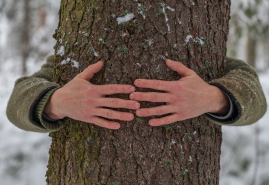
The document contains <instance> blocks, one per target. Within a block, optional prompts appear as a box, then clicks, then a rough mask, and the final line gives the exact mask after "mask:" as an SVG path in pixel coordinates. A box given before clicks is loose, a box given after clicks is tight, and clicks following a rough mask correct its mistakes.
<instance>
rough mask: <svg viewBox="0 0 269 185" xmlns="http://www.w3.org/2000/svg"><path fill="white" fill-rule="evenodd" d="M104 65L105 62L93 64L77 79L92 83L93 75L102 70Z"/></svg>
mask: <svg viewBox="0 0 269 185" xmlns="http://www.w3.org/2000/svg"><path fill="white" fill-rule="evenodd" d="M103 65H104V63H103V61H99V62H97V63H96V64H91V65H89V66H88V67H87V68H86V69H85V70H84V71H83V72H81V73H79V74H78V75H77V77H78V78H82V79H84V80H87V81H90V79H91V78H92V77H93V75H94V74H95V73H97V72H99V71H100V70H101V69H102V67H103Z"/></svg>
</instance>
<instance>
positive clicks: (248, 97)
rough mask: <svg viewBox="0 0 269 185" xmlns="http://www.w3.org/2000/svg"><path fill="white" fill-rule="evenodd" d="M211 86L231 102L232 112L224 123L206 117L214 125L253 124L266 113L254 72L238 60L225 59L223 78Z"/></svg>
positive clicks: (262, 94)
mask: <svg viewBox="0 0 269 185" xmlns="http://www.w3.org/2000/svg"><path fill="white" fill-rule="evenodd" d="M210 83H211V84H213V85H215V86H217V87H218V88H220V89H221V90H222V91H224V92H225V93H226V94H227V95H228V96H229V97H230V99H231V100H232V102H233V105H234V111H233V114H232V116H231V118H230V119H227V120H225V121H223V120H218V119H214V118H213V117H210V116H208V115H207V117H208V118H209V119H210V120H211V121H212V122H214V123H216V124H221V125H233V126H243V125H249V124H253V123H255V122H256V121H257V120H259V119H260V118H261V117H262V116H263V115H264V114H265V112H266V109H267V103H266V99H265V96H264V93H263V91H262V88H261V85H260V82H259V78H258V75H257V73H256V72H255V70H254V69H253V68H252V67H250V66H249V65H248V64H246V63H244V62H243V61H240V60H234V59H229V58H228V59H227V65H226V68H225V72H224V76H223V77H222V78H220V79H215V80H213V81H212V82H210Z"/></svg>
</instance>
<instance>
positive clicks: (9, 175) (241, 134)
mask: <svg viewBox="0 0 269 185" xmlns="http://www.w3.org/2000/svg"><path fill="white" fill-rule="evenodd" d="M59 6H60V0H21V1H17V0H0V151H1V152H0V184H1V185H8V184H13V185H37V184H38V185H43V184H44V185H45V173H46V166H47V161H48V150H49V147H50V143H51V138H50V137H48V134H38V133H30V132H25V131H22V130H20V129H18V128H16V127H15V126H13V125H12V124H11V123H10V122H9V121H8V119H7V118H6V116H5V109H6V105H7V101H8V99H9V97H10V94H11V92H12V89H13V86H14V82H15V80H16V79H17V78H19V77H21V76H24V75H31V74H33V73H34V72H36V71H38V70H39V69H40V67H41V65H42V64H44V62H45V59H46V57H47V56H48V55H51V54H53V53H54V51H53V47H54V45H55V40H54V39H53V38H52V35H53V33H54V31H55V29H56V28H57V24H58V10H59ZM227 48H228V51H227V56H231V57H236V58H240V59H243V60H245V61H246V62H248V63H249V64H251V65H252V66H253V67H254V68H256V70H257V71H258V73H259V78H260V81H261V84H262V87H263V90H264V92H265V94H266V97H267V100H269V1H268V0H236V1H233V2H232V14H231V21H230V34H229V40H228V43H227ZM268 121H269V113H268V112H267V113H266V115H265V116H264V117H263V118H262V119H261V120H260V121H258V123H256V124H254V125H251V126H247V127H223V144H222V154H221V172H220V185H268V184H269V176H268V174H269V124H268Z"/></svg>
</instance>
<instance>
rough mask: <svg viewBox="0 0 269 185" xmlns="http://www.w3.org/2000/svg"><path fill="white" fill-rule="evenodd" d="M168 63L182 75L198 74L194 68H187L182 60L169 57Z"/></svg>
mask: <svg viewBox="0 0 269 185" xmlns="http://www.w3.org/2000/svg"><path fill="white" fill-rule="evenodd" d="M166 65H167V66H168V67H169V68H170V69H171V70H173V71H176V72H177V73H178V74H179V75H180V76H182V77H184V76H191V75H194V74H196V73H195V72H194V71H193V70H191V69H189V68H187V67H186V66H184V65H183V64H182V63H181V62H176V61H172V60H169V59H167V60H166Z"/></svg>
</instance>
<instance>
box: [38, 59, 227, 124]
mask: <svg viewBox="0 0 269 185" xmlns="http://www.w3.org/2000/svg"><path fill="white" fill-rule="evenodd" d="M166 65H167V66H168V67H169V68H170V69H171V70H173V71H176V72H177V73H178V74H179V75H180V76H181V79H180V80H178V81H161V80H145V79H137V80H135V82H134V84H135V86H137V87H140V88H150V89H155V90H161V91H165V93H157V92H135V87H134V86H132V85H118V84H111V85H94V84H92V83H90V80H91V78H92V77H93V75H94V74H95V73H97V72H98V71H100V70H101V68H102V67H103V62H102V61H99V62H98V63H96V64H93V65H90V66H89V67H88V68H86V69H85V70H84V71H83V72H82V73H80V74H78V75H77V76H76V77H75V78H74V79H73V80H71V81H70V82H69V83H67V84H66V85H65V86H64V87H62V88H60V89H58V90H56V91H55V92H54V93H53V94H52V96H51V98H50V100H49V102H48V103H47V105H46V107H45V109H44V112H43V113H44V114H45V115H46V116H48V117H49V118H51V119H62V118H64V117H70V118H72V119H75V120H80V121H84V122H88V123H93V124H95V125H98V126H100V127H105V128H108V129H119V128H120V124H119V123H118V122H115V121H108V120H105V119H103V118H100V117H99V116H101V117H104V118H109V119H116V120H122V121H131V120H133V119H134V115H133V114H132V113H128V112H119V111H114V110H110V109H106V108H103V107H109V108H126V109H132V110H136V115H137V116H139V117H148V116H154V115H164V114H169V113H171V114H170V115H168V116H165V117H162V118H158V119H151V120H150V121H149V124H150V125H151V126H160V125H166V124H171V123H173V122H176V121H182V120H186V119H189V118H193V117H196V116H199V115H202V114H204V113H207V112H210V113H216V114H224V115H225V114H227V113H228V111H229V106H230V105H229V104H230V103H229V100H228V98H227V96H226V95H225V94H224V93H223V92H222V91H221V90H220V89H219V88H217V87H215V86H212V85H209V84H207V83H206V82H205V81H204V80H202V79H201V78H200V77H199V76H198V75H197V74H196V73H195V72H194V71H193V70H191V69H189V68H187V67H186V66H184V65H183V64H181V63H180V62H176V61H172V60H169V59H167V60H166ZM118 93H124V94H130V95H129V97H130V100H124V99H118V98H106V97H105V95H112V94H118ZM139 101H149V102H165V103H166V105H162V106H159V107H152V108H140V104H139Z"/></svg>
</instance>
